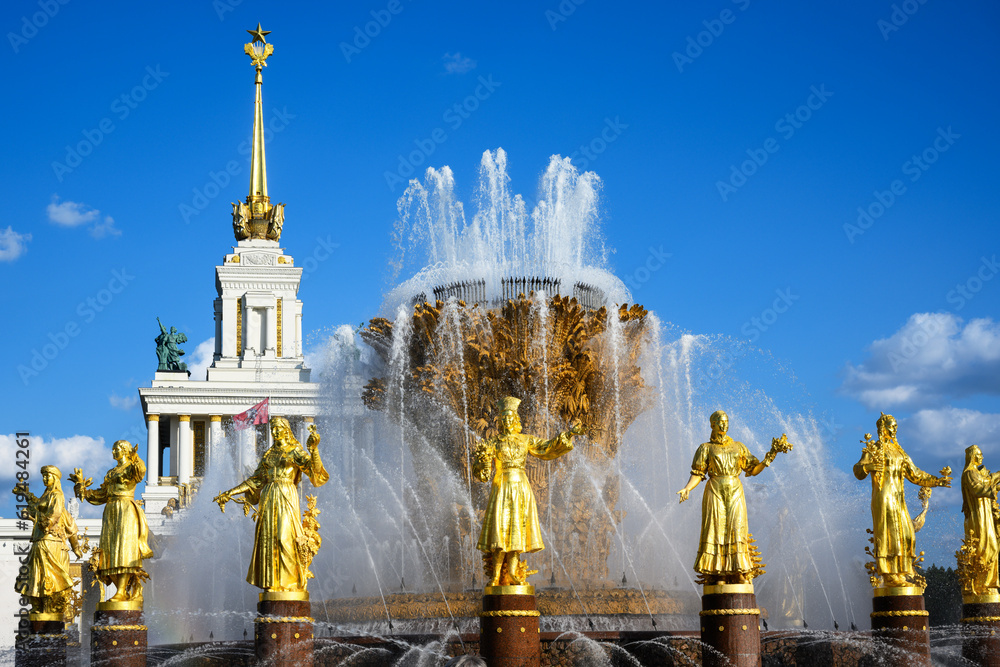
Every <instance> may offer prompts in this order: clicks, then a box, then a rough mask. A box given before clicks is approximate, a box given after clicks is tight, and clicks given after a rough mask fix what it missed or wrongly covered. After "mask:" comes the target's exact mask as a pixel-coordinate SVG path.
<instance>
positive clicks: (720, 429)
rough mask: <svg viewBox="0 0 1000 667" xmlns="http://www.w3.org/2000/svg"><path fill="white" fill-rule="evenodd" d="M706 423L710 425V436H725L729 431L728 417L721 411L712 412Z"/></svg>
mask: <svg viewBox="0 0 1000 667" xmlns="http://www.w3.org/2000/svg"><path fill="white" fill-rule="evenodd" d="M708 423H709V424H711V425H712V435H716V434H718V435H725V434H726V432H727V431H729V415H727V414H726V413H725V412H723V411H722V410H716V411H715V412H713V413H712V416H711V417H709V418H708Z"/></svg>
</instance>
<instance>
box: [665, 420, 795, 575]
mask: <svg viewBox="0 0 1000 667" xmlns="http://www.w3.org/2000/svg"><path fill="white" fill-rule="evenodd" d="M709 423H710V424H711V426H712V436H711V437H710V438H709V441H708V442H706V443H704V444H702V445H701V446H700V447H698V450H697V451H696V452H695V454H694V461H693V462H692V463H691V477H690V478H689V479H688V483H687V485H686V486H685V487H684V488H683V489H681V490H680V491H678V492H677V495H679V496H680V497H681V498H680V502H684V501H685V500H687V499H688V494H689V493H690V492H691V490H692V489H694V488H695V487H696V486H698V484H699V483H700V482H701V480H702V479H704V478H705V477H706V476H707V477H708V483H707V484H706V485H705V494H704V497H703V498H702V501H701V539H700V540H699V542H698V556H697V558H696V559H695V563H694V569H695V571H696V572H700V573H701V574H702V575H704V581H705V583H714V584H745V583H749V582H750V580H751V579H752V578H753V573H754V572H755V571H756V566H755V562H754V554H753V550H752V547H751V545H752V542H751V541H750V531H749V528H748V525H747V501H746V497H745V496H744V495H743V484H742V483H741V482H740V478H739V474H740V473H741V472H743V473H746V476H747V477H753V476H755V475H759V474H760V473H762V472H763V471H764V468H767V467H768V466H769V465H771V463H772V462H773V461H774V458H775V457H776V456H777V455H778V452H788V451H791V449H792V444H791V443H789V442H788V440H787V439H786V438H785V436H784V435H782V436H781V438H780V439H779V438H774V439H772V441H771V450H770V451H769V452H768V453H767V455H766V456H765V457H764V460H763V461H758V460H757V457H756V456H754V455H753V454H751V453H750V450H749V449H747V447H746V445H744V444H743V443H742V442H737V441H736V440H733V439H732V438H730V437H729V436H728V435H726V433H727V432H728V431H729V416H728V415H727V414H726V413H725V412H723V411H722V410H717V411H716V412H713V413H712V416H711V417H709Z"/></svg>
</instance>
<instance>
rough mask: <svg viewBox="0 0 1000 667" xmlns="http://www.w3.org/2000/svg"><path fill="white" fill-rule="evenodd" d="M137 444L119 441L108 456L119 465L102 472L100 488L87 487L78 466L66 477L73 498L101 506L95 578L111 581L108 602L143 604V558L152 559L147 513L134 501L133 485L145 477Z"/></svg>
mask: <svg viewBox="0 0 1000 667" xmlns="http://www.w3.org/2000/svg"><path fill="white" fill-rule="evenodd" d="M138 451H139V445H136V446H135V447H132V446H131V445H130V444H129V442H128V441H127V440H118V441H117V442H115V444H114V446H113V447H112V448H111V455H112V456H114V457H115V461H117V462H118V464H117V465H116V466H115V467H114V468H112V469H111V470H109V471H108V472H107V474H105V475H104V482H103V483H102V484H101V486H100V488H98V489H96V490H91V489H89V488H88V487H89V486H90V484H91V482H92V481H93V480H92V478H86V479H84V477H83V471H82V470H80V468H74V469H73V474H71V475H70V476H69V480H70V481H71V482H75V485H74V487H73V489H74V491H75V492H76V497H77V498H79V499H80V500H86V501H87V502H88V503H90V504H91V505H104V516H103V518H102V519H101V541H100V546H99V555H98V565H97V578H98V580H99V581H100V582H101V583H102V584H105V585H107V584H114V585H115V588H116V589H117V590H116V591H115V594H114V595H113V596H112V597H111V600H110V601H111V602H134V603H135V606H136V607H137V608H140V607H141V605H142V582H143V580H144V579H148V578H149V575H148V574H146V571H145V570H144V569H143V568H142V561H143V560H145V559H146V558H152V557H153V552H152V551H151V550H150V548H149V525H148V524H147V523H146V515H145V514H144V513H143V511H142V508H141V507H140V506H139V503H138V502H136V500H135V487H136V485H137V484H138V483H139V482H141V481H142V479H143V478H144V477H145V476H146V465H145V464H144V463H143V462H142V459H140V458H139V454H138Z"/></svg>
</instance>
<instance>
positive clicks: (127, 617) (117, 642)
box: [90, 601, 146, 667]
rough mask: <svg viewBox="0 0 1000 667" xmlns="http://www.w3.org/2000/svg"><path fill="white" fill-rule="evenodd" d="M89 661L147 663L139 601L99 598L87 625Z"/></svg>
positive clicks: (134, 666)
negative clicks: (113, 600)
mask: <svg viewBox="0 0 1000 667" xmlns="http://www.w3.org/2000/svg"><path fill="white" fill-rule="evenodd" d="M90 664H92V665H101V667H146V625H145V622H144V619H143V615H142V602H138V603H136V602H110V601H109V602H98V603H97V611H95V612H94V624H93V625H92V626H91V627H90Z"/></svg>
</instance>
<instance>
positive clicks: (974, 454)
mask: <svg viewBox="0 0 1000 667" xmlns="http://www.w3.org/2000/svg"><path fill="white" fill-rule="evenodd" d="M982 462H983V450H981V449H979V445H969V446H968V447H966V448H965V467H966V468H968V467H969V466H978V465H980V464H982Z"/></svg>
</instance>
